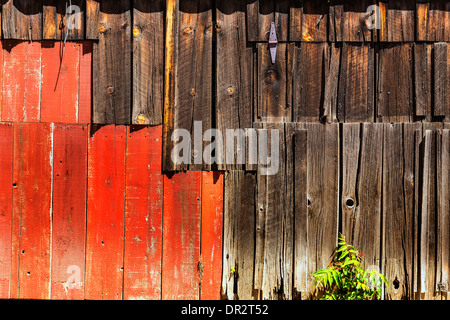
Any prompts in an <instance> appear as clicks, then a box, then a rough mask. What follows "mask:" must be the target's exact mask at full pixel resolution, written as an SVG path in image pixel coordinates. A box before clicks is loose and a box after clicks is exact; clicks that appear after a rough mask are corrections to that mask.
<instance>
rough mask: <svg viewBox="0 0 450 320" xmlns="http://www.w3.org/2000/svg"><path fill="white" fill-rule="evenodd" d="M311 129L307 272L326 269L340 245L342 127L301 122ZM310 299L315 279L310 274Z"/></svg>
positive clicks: (307, 295)
mask: <svg viewBox="0 0 450 320" xmlns="http://www.w3.org/2000/svg"><path fill="white" fill-rule="evenodd" d="M301 127H302V128H304V129H307V130H308V144H307V148H308V157H307V161H308V173H307V174H308V186H307V188H308V272H309V274H311V273H313V272H315V271H316V270H319V269H322V268H325V267H326V266H327V265H328V264H329V262H330V260H331V256H332V253H333V251H334V249H335V248H336V245H337V236H338V234H337V232H338V212H339V210H338V199H339V194H338V185H339V183H338V181H339V127H338V125H337V124H326V125H323V124H313V123H310V124H309V123H307V124H301ZM307 286H308V292H307V293H306V294H305V295H303V294H302V299H308V298H310V297H311V296H312V294H313V292H314V288H315V286H314V279H313V277H312V276H311V275H309V276H308V284H307Z"/></svg>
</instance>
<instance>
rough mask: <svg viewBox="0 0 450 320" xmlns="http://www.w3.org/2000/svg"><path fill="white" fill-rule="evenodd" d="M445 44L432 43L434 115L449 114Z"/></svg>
mask: <svg viewBox="0 0 450 320" xmlns="http://www.w3.org/2000/svg"><path fill="white" fill-rule="evenodd" d="M447 61H448V60H447V44H446V43H435V44H434V61H433V62H434V88H433V89H434V92H433V97H434V108H433V115H434V116H447V115H450V112H449V110H450V106H448V105H446V104H447V101H448V100H447V97H446V95H447V94H450V93H448V92H447V86H448V81H450V79H449V77H450V75H448V74H447Z"/></svg>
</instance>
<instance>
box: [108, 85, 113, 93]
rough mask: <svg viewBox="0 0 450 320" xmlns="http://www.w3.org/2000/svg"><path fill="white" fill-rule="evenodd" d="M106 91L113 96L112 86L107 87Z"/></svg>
mask: <svg viewBox="0 0 450 320" xmlns="http://www.w3.org/2000/svg"><path fill="white" fill-rule="evenodd" d="M107 91H108V93H109V94H113V93H114V87H112V86H110V87H108V89H107Z"/></svg>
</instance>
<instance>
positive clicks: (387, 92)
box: [376, 43, 414, 122]
mask: <svg viewBox="0 0 450 320" xmlns="http://www.w3.org/2000/svg"><path fill="white" fill-rule="evenodd" d="M412 58H413V57H412V44H410V43H403V44H384V45H383V46H382V47H381V48H380V50H379V53H378V61H377V67H378V70H377V93H376V94H377V117H378V121H380V122H409V121H411V120H412V110H413V101H414V97H413V88H414V86H413V77H412V75H413V66H412ZM392 70H396V72H392Z"/></svg>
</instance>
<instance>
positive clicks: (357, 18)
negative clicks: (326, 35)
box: [341, 0, 376, 42]
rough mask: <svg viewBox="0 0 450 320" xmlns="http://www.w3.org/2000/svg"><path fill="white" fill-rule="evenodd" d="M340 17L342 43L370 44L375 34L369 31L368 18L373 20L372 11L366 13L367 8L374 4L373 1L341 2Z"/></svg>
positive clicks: (354, 0)
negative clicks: (341, 12) (341, 10)
mask: <svg viewBox="0 0 450 320" xmlns="http://www.w3.org/2000/svg"><path fill="white" fill-rule="evenodd" d="M343 3H344V8H343V15H342V22H341V24H342V27H341V30H342V36H341V38H342V41H346V42H371V41H372V40H373V39H374V38H375V34H376V32H374V31H373V30H376V29H369V28H368V26H369V23H370V22H374V21H373V20H372V21H369V18H373V14H375V13H374V12H373V11H372V12H371V13H367V9H368V8H369V6H371V5H373V4H375V3H376V1H374V0H364V1H357V0H351V1H343Z"/></svg>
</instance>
